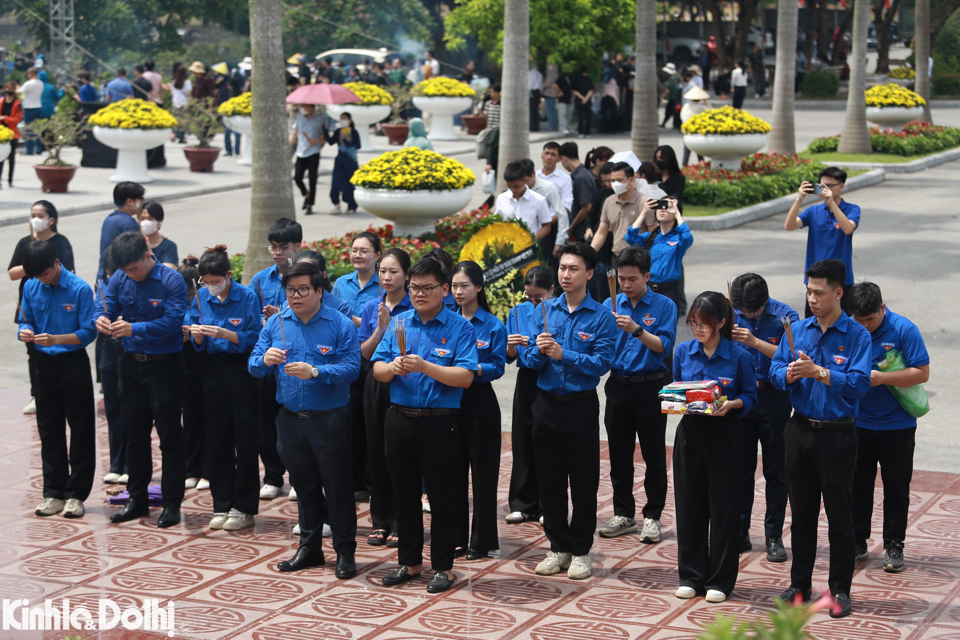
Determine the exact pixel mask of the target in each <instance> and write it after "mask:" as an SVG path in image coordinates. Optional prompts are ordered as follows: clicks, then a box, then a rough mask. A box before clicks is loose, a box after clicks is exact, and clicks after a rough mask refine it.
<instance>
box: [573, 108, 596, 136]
mask: <svg viewBox="0 0 960 640" xmlns="http://www.w3.org/2000/svg"><path fill="white" fill-rule="evenodd" d="M591 118H593V108H592V105H591V104H590V103H589V102H588V103H587V104H583V103H582V102H577V133H579V134H580V135H582V136H588V135H590V120H591Z"/></svg>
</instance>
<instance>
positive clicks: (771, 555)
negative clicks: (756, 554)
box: [767, 538, 787, 562]
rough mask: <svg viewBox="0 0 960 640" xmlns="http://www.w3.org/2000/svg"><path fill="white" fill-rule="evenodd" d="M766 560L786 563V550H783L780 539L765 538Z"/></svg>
mask: <svg viewBox="0 0 960 640" xmlns="http://www.w3.org/2000/svg"><path fill="white" fill-rule="evenodd" d="M767 560H768V561H769V562H786V561H787V550H786V549H784V548H783V539H782V538H767Z"/></svg>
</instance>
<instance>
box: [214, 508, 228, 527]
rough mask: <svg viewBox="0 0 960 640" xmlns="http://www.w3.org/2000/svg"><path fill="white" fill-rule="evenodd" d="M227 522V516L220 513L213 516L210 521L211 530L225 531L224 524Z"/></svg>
mask: <svg viewBox="0 0 960 640" xmlns="http://www.w3.org/2000/svg"><path fill="white" fill-rule="evenodd" d="M226 521H227V514H226V513H224V512H222V511H220V512H218V513H215V514H213V518H212V519H211V520H210V528H211V529H216V530H220V529H223V523H224V522H226Z"/></svg>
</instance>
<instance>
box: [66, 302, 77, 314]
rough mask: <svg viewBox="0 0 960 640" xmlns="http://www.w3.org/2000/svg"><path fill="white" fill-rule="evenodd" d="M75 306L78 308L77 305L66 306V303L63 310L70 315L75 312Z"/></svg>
mask: <svg viewBox="0 0 960 640" xmlns="http://www.w3.org/2000/svg"><path fill="white" fill-rule="evenodd" d="M75 306H76V305H72V304H66V303H65V304H64V305H63V310H64V311H66V312H67V313H70V312H71V311H73V309H74V307H75Z"/></svg>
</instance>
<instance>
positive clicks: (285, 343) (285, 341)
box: [277, 313, 287, 351]
mask: <svg viewBox="0 0 960 640" xmlns="http://www.w3.org/2000/svg"><path fill="white" fill-rule="evenodd" d="M277 321H278V322H279V323H280V339H281V340H283V350H284V351H286V350H287V337H286V336H285V335H283V314H282V313H278V314H277Z"/></svg>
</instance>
